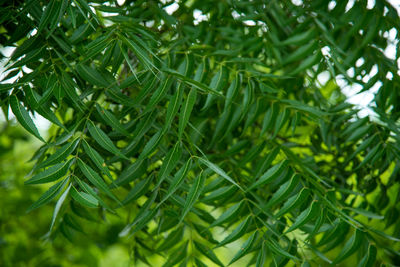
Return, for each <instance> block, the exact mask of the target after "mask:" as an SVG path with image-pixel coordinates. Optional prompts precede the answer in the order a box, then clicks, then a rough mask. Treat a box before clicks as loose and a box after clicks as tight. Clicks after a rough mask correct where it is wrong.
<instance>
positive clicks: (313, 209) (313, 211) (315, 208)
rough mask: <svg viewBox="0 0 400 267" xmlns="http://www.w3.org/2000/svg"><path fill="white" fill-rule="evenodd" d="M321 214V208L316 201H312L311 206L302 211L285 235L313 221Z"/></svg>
mask: <svg viewBox="0 0 400 267" xmlns="http://www.w3.org/2000/svg"><path fill="white" fill-rule="evenodd" d="M320 212H321V207H320V204H319V202H318V201H315V200H314V201H313V202H312V204H311V206H309V207H308V208H307V209H306V210H304V211H303V212H302V213H300V215H299V216H298V217H297V218H296V220H295V221H294V223H293V224H292V225H291V226H290V227H289V229H287V230H286V232H285V233H289V232H291V231H293V230H295V229H297V228H299V227H301V226H303V225H304V224H306V223H307V222H308V221H310V220H312V219H314V218H315V217H316V216H317V215H318V214H320Z"/></svg>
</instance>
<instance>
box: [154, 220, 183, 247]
mask: <svg viewBox="0 0 400 267" xmlns="http://www.w3.org/2000/svg"><path fill="white" fill-rule="evenodd" d="M183 229H184V228H183V226H181V227H178V229H176V230H175V231H172V232H171V233H170V234H169V235H168V236H167V237H166V238H165V240H164V242H162V243H161V245H160V246H159V247H158V248H157V252H161V251H164V250H166V249H171V248H173V247H174V246H176V245H177V244H178V243H179V242H180V241H181V240H182V237H183V232H184V231H183Z"/></svg>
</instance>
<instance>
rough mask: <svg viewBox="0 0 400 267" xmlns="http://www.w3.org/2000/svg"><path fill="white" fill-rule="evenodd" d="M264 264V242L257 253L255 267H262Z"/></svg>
mask: <svg viewBox="0 0 400 267" xmlns="http://www.w3.org/2000/svg"><path fill="white" fill-rule="evenodd" d="M264 263H265V242H262V244H261V248H260V250H259V251H258V255H257V261H256V267H263V266H264Z"/></svg>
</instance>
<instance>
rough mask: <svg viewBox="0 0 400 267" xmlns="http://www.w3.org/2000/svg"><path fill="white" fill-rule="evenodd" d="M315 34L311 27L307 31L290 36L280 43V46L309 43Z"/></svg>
mask: <svg viewBox="0 0 400 267" xmlns="http://www.w3.org/2000/svg"><path fill="white" fill-rule="evenodd" d="M315 34H316V29H315V27H312V28H311V29H309V30H308V31H305V32H300V33H298V34H295V35H293V36H290V37H289V38H287V39H286V40H285V41H282V42H281V43H280V45H299V44H303V43H306V42H308V41H310V40H311V39H312V38H313V37H314V36H315Z"/></svg>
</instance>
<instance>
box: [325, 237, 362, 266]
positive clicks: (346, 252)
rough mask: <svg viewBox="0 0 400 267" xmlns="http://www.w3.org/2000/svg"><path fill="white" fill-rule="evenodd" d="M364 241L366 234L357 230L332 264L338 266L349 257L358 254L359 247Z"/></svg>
mask: <svg viewBox="0 0 400 267" xmlns="http://www.w3.org/2000/svg"><path fill="white" fill-rule="evenodd" d="M363 239H364V233H363V232H361V231H360V230H358V229H357V230H356V231H355V233H354V234H353V235H352V236H351V238H350V239H349V240H347V242H346V244H345V245H344V247H343V248H342V250H341V251H340V253H339V255H338V256H337V257H336V258H335V260H334V261H333V262H332V264H338V263H339V262H341V261H343V260H344V259H346V258H347V257H349V256H350V255H351V254H353V253H354V252H356V250H357V249H358V247H359V246H360V245H361V244H362V241H363Z"/></svg>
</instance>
